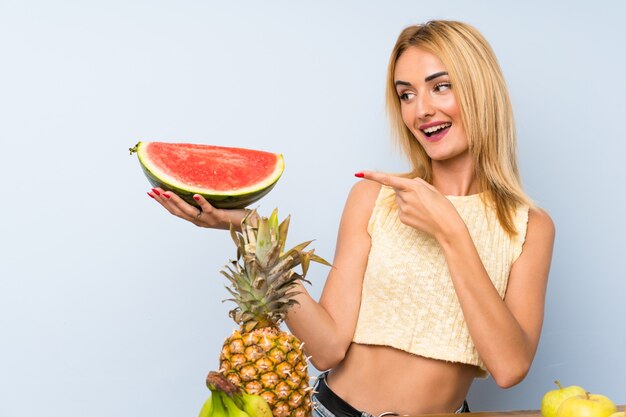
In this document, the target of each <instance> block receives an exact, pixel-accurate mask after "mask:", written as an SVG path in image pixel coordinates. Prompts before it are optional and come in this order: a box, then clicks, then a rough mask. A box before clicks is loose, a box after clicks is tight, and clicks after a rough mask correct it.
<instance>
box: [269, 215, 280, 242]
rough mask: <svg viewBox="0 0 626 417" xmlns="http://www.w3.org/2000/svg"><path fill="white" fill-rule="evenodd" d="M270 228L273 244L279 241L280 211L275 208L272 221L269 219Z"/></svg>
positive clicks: (271, 216)
mask: <svg viewBox="0 0 626 417" xmlns="http://www.w3.org/2000/svg"><path fill="white" fill-rule="evenodd" d="M269 227H270V236H271V239H272V242H275V241H276V240H278V237H279V235H278V209H277V208H275V209H274V210H273V211H272V214H271V215H270V219H269Z"/></svg>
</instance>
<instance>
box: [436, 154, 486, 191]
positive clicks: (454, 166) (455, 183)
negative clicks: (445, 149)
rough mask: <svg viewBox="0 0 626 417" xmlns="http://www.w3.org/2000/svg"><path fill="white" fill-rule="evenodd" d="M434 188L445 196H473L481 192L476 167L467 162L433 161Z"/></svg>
mask: <svg viewBox="0 0 626 417" xmlns="http://www.w3.org/2000/svg"><path fill="white" fill-rule="evenodd" d="M432 170H433V186H434V187H435V188H436V189H437V190H439V192H440V193H442V194H444V195H457V196H463V195H471V194H477V193H479V192H480V191H482V190H481V189H480V186H479V184H478V180H477V178H476V174H475V172H474V165H473V164H472V163H469V162H467V161H465V162H462V163H455V161H432Z"/></svg>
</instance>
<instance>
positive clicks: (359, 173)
mask: <svg viewBox="0 0 626 417" xmlns="http://www.w3.org/2000/svg"><path fill="white" fill-rule="evenodd" d="M354 176H355V177H357V178H363V177H364V176H365V174H363V173H362V172H357V173H356V174H354Z"/></svg>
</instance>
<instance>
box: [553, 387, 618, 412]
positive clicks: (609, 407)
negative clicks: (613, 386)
mask: <svg viewBox="0 0 626 417" xmlns="http://www.w3.org/2000/svg"><path fill="white" fill-rule="evenodd" d="M616 411H617V407H615V404H613V401H611V400H610V399H609V398H608V397H606V396H604V395H600V394H589V393H588V392H587V393H585V394H584V395H575V396H573V397H569V398H568V399H566V400H565V401H563V402H562V403H561V405H560V406H559V409H558V410H557V412H556V417H609V416H610V415H611V414H613V413H615V412H616Z"/></svg>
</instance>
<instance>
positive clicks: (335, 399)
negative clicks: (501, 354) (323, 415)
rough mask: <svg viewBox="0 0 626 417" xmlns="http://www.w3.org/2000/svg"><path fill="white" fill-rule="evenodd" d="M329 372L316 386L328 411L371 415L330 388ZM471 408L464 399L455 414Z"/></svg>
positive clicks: (346, 415) (351, 415)
mask: <svg viewBox="0 0 626 417" xmlns="http://www.w3.org/2000/svg"><path fill="white" fill-rule="evenodd" d="M327 374H328V372H324V373H322V374H321V375H320V376H319V378H318V382H317V385H316V386H315V392H316V393H315V397H317V400H318V401H319V402H320V404H322V405H323V406H324V407H325V408H326V409H327V410H328V411H330V412H331V413H333V414H334V415H335V416H336V417H363V416H368V415H369V416H371V414H369V413H367V412H364V411H359V410H357V409H356V408H354V407H353V406H351V405H350V404H348V403H347V402H346V401H345V400H344V399H343V398H341V397H340V396H338V395H337V394H335V393H334V392H333V390H331V389H330V387H329V386H328V384H327V383H326V375H327ZM469 412H470V409H469V406H468V404H467V401H463V405H461V407H459V409H458V410H456V411H455V414H460V413H469ZM398 415H399V414H398V413H394V412H386V413H382V414H381V415H380V416H378V417H384V416H398Z"/></svg>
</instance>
